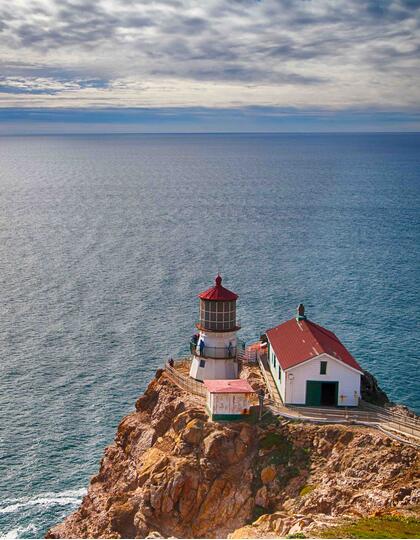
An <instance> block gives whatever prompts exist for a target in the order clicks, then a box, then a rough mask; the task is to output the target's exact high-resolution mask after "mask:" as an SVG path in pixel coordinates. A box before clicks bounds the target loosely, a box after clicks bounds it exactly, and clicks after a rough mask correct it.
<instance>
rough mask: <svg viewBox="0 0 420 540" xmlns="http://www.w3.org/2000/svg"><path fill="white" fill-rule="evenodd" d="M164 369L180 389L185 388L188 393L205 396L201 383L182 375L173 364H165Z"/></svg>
mask: <svg viewBox="0 0 420 540" xmlns="http://www.w3.org/2000/svg"><path fill="white" fill-rule="evenodd" d="M183 361H185V360H183ZM175 365H176V362H175ZM165 370H166V373H167V375H168V377H169V378H170V379H171V380H172V382H173V383H175V384H176V385H177V386H179V387H180V388H181V389H182V390H185V391H186V392H189V393H190V394H194V395H196V396H200V397H201V398H205V397H206V395H207V394H206V389H205V387H204V385H203V383H200V382H198V381H196V380H194V379H192V378H191V377H189V376H188V375H183V374H182V373H180V372H179V371H177V369H176V368H175V366H170V365H169V364H166V365H165Z"/></svg>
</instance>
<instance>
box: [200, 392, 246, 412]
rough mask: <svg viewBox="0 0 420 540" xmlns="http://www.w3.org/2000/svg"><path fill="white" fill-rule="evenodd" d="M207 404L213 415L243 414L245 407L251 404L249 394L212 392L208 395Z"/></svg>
mask: <svg viewBox="0 0 420 540" xmlns="http://www.w3.org/2000/svg"><path fill="white" fill-rule="evenodd" d="M207 406H208V408H209V410H210V413H211V414H212V415H235V414H236V415H241V414H243V411H244V409H249V407H250V406H251V403H250V399H249V394H244V393H238V394H230V393H229V394H224V393H223V394H210V392H208V395H207Z"/></svg>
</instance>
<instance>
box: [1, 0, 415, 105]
mask: <svg viewBox="0 0 420 540" xmlns="http://www.w3.org/2000/svg"><path fill="white" fill-rule="evenodd" d="M0 2H1V0H0ZM0 21H1V22H0V51H1V53H0V75H1V76H2V79H1V82H0V84H1V86H0V106H3V107H5V106H11V107H15V106H23V107H28V106H33V105H37V106H47V107H48V106H54V107H57V106H62V107H68V106H71V105H73V104H75V103H76V104H77V105H78V106H81V107H92V106H93V107H95V106H106V105H108V106H120V107H132V106H137V107H138V106H140V107H144V106H151V107H156V106H158V107H159V106H172V107H178V106H185V107H196V106H208V107H212V106H215V107H226V106H229V107H241V106H242V107H243V106H252V105H256V106H294V107H319V106H321V107H329V108H331V109H337V108H340V107H341V108H343V109H345V108H348V107H352V106H354V107H360V106H383V107H388V108H389V109H395V110H399V109H400V108H401V107H411V108H413V109H414V108H418V107H419V104H420V96H419V93H418V90H417V88H418V87H420V80H419V79H420V69H419V56H420V55H419V51H420V37H419V28H420V2H419V1H417V0H368V1H366V0H337V1H331V0H317V1H307V0H260V1H258V0H235V1H231V0H206V2H193V3H192V2H189V1H188V0H153V1H152V0H143V1H142V2H134V1H127V0H98V1H97V2H92V1H91V0H33V1H31V2H28V1H27V0H15V2H14V3H13V7H12V6H11V4H8V3H6V2H5V0H4V5H2V4H1V3H0ZM34 100H36V101H35V102H34Z"/></svg>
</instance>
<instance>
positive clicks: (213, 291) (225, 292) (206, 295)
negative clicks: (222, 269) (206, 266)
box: [198, 275, 238, 302]
mask: <svg viewBox="0 0 420 540" xmlns="http://www.w3.org/2000/svg"><path fill="white" fill-rule="evenodd" d="M198 297H199V298H201V300H215V301H219V302H223V301H224V302H228V301H230V300H237V299H238V295H237V294H236V293H234V292H232V291H229V289H226V288H225V287H223V285H222V276H220V275H217V276H216V279H215V284H214V286H213V287H210V289H207V290H206V291H204V292H202V293H200V294H199V295H198Z"/></svg>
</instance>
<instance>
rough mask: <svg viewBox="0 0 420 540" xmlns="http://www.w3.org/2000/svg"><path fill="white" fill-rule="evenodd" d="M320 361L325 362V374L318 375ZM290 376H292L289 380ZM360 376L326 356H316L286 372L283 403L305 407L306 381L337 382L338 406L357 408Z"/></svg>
mask: <svg viewBox="0 0 420 540" xmlns="http://www.w3.org/2000/svg"><path fill="white" fill-rule="evenodd" d="M321 361H325V362H327V373H326V374H325V375H321V374H320V363H321ZM290 374H292V375H293V379H291V377H290ZM360 380H361V375H360V373H357V372H356V371H354V370H353V369H351V368H350V367H348V366H347V365H345V364H343V363H341V362H338V361H337V360H335V359H334V358H332V357H331V356H329V355H327V354H321V355H319V356H316V357H315V358H313V359H312V360H309V361H307V362H305V363H303V364H299V365H298V366H295V367H293V368H290V369H289V370H287V372H286V380H285V400H284V401H285V403H290V404H292V405H305V402H306V381H321V382H338V405H339V406H348V407H352V406H357V405H358V402H359V397H360Z"/></svg>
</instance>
